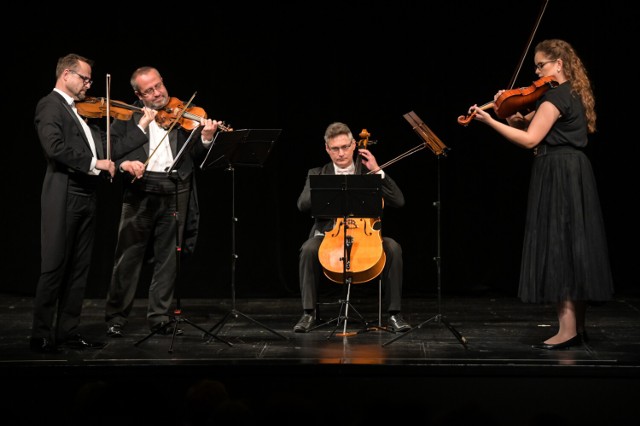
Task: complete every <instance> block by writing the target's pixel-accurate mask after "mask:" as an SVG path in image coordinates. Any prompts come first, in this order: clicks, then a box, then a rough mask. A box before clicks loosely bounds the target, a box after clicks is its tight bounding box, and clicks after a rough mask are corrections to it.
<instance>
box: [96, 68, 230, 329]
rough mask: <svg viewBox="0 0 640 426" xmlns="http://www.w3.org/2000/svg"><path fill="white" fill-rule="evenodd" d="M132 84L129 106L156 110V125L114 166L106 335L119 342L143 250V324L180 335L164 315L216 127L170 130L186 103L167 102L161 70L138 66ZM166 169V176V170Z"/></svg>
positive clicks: (191, 236) (193, 223)
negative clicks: (149, 257) (116, 211)
mask: <svg viewBox="0 0 640 426" xmlns="http://www.w3.org/2000/svg"><path fill="white" fill-rule="evenodd" d="M130 82H131V87H132V89H133V91H134V93H135V94H136V96H137V97H138V101H136V103H135V104H134V105H143V106H145V107H147V108H151V109H154V110H157V111H158V114H159V115H158V117H157V118H160V120H156V121H154V122H153V123H151V124H150V125H149V131H148V132H147V140H146V143H145V144H144V145H142V146H141V147H140V148H138V149H136V150H135V151H132V152H131V153H129V154H127V155H126V156H125V157H123V158H122V159H121V160H119V161H117V162H116V164H117V165H118V169H119V170H120V171H121V172H124V173H126V174H125V178H124V184H125V190H124V196H123V201H122V213H121V216H120V226H119V229H118V242H117V245H116V253H115V263H114V267H113V273H112V277H111V284H110V286H109V290H108V293H107V302H106V309H105V321H106V324H107V335H108V336H109V337H113V338H118V337H121V336H122V335H123V333H124V329H125V326H126V325H127V323H128V321H129V314H130V313H131V309H132V308H133V302H134V298H135V294H136V289H137V287H138V284H139V281H140V277H141V272H142V265H143V263H144V261H145V255H146V254H147V249H148V248H151V249H152V250H153V274H152V277H151V283H150V285H149V300H148V307H147V315H146V316H147V323H148V325H149V328H150V329H151V331H152V332H154V333H158V334H173V333H174V332H175V334H181V333H182V330H180V329H179V328H178V329H176V328H175V327H176V325H177V324H174V323H175V321H174V320H175V318H173V316H172V315H171V311H170V307H171V303H172V300H173V294H174V284H175V281H176V277H177V273H178V271H177V266H178V262H177V255H181V254H183V253H192V252H193V250H194V249H195V241H196V236H197V230H198V224H199V208H198V201H197V192H196V186H195V184H196V179H195V166H196V164H198V162H201V161H202V160H204V157H205V155H206V153H207V150H208V148H209V146H210V145H211V143H212V142H213V136H214V134H215V132H216V131H217V130H218V124H219V123H218V122H217V121H215V120H211V119H205V118H204V117H199V120H197V121H196V120H187V119H185V120H184V121H182V124H175V125H174V124H173V121H174V119H175V118H178V116H179V113H180V112H181V111H182V110H183V109H184V105H182V107H180V106H179V105H178V104H181V103H180V101H179V100H178V99H177V98H170V97H169V93H168V90H167V88H166V86H165V85H164V81H163V79H162V76H161V75H160V72H159V71H158V70H157V69H155V68H153V67H148V66H145V67H141V68H138V69H137V70H135V71H134V72H133V74H132V76H131V81H130ZM176 101H178V102H176ZM174 104H175V105H174ZM191 106H193V105H191ZM169 110H171V113H169ZM178 123H180V121H179V122H178ZM135 127H136V126H135V118H134V120H132V121H121V120H115V121H114V122H113V124H112V125H111V134H113V135H119V136H124V135H128V134H129V133H130V132H131V131H132V130H133V131H135ZM187 127H189V128H191V130H188V129H187ZM187 141H189V146H187V147H186V149H185V151H183V152H184V154H183V155H182V156H181V157H180V160H179V161H178V164H174V161H175V159H176V155H177V154H178V153H179V152H180V151H181V150H182V149H183V148H184V147H185V144H186V143H187ZM172 166H174V168H173V171H172V172H171V173H170V175H169V174H168V173H167V172H168V171H170V169H171V168H172ZM176 193H177V197H176ZM176 203H177V205H176ZM176 214H177V216H178V224H176ZM176 226H178V230H177V232H176ZM176 234H178V237H176ZM176 238H177V239H178V241H176ZM183 240H184V244H183ZM176 242H177V245H178V247H179V248H180V250H179V251H178V247H176ZM177 251H178V253H177Z"/></svg>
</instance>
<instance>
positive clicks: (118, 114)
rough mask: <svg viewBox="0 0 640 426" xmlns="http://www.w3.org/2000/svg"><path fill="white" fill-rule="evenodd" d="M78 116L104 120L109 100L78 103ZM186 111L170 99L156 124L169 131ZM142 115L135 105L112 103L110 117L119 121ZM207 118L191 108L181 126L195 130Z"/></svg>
mask: <svg viewBox="0 0 640 426" xmlns="http://www.w3.org/2000/svg"><path fill="white" fill-rule="evenodd" d="M76 108H77V109H78V114H80V115H81V116H83V117H87V118H102V117H106V115H107V99H106V98H96V97H86V98H85V99H84V100H82V101H78V102H76ZM182 109H184V104H183V103H182V101H180V100H179V99H177V98H170V99H169V103H167V105H166V106H165V107H164V108H163V109H161V110H159V111H158V113H157V114H156V123H158V125H159V126H160V127H162V128H163V129H165V130H167V129H169V127H171V124H172V123H173V122H174V121H175V120H176V118H177V117H178V114H179V113H180V111H182ZM136 112H138V113H141V112H142V108H141V107H137V106H134V105H128V104H126V103H124V102H120V101H114V100H111V101H110V107H109V115H110V116H111V117H112V118H116V119H118V120H123V121H128V120H130V119H131V117H132V116H133V114H134V113H136ZM201 118H207V113H206V112H205V111H204V109H202V108H200V107H195V106H194V107H189V108H187V110H186V111H184V113H183V114H182V115H181V116H180V118H179V119H178V123H177V124H179V125H180V126H182V127H184V128H185V129H187V130H193V129H195V128H196V127H198V126H200V119H201ZM218 128H219V129H220V130H222V131H223V132H228V131H231V130H233V129H232V128H231V127H228V126H227V125H225V124H223V123H218Z"/></svg>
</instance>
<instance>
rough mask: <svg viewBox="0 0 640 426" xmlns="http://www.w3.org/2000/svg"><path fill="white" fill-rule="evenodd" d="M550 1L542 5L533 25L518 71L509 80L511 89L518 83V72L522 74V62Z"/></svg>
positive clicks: (546, 0)
mask: <svg viewBox="0 0 640 426" xmlns="http://www.w3.org/2000/svg"><path fill="white" fill-rule="evenodd" d="M548 3H549V0H545V1H544V4H543V5H542V8H541V9H540V13H539V14H538V18H537V19H536V23H535V25H534V27H533V31H532V32H531V35H530V36H529V41H528V42H527V45H526V46H525V48H524V52H522V56H521V57H520V62H519V63H518V66H517V67H516V71H515V72H514V73H513V76H512V77H511V81H510V82H509V85H508V87H509V89H513V86H514V85H515V84H516V79H517V78H518V74H520V70H521V69H522V64H523V63H524V59H525V57H526V56H527V52H529V48H530V47H531V43H532V42H533V38H534V37H535V35H536V31H538V27H539V26H540V21H541V20H542V15H544V11H545V10H546V9H547V4H548Z"/></svg>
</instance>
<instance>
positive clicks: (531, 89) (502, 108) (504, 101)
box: [458, 76, 558, 126]
mask: <svg viewBox="0 0 640 426" xmlns="http://www.w3.org/2000/svg"><path fill="white" fill-rule="evenodd" d="M556 87H558V82H557V81H556V80H555V79H554V78H553V77H552V76H547V77H542V78H540V79H538V80H536V81H534V82H533V84H532V85H531V86H528V87H520V88H517V89H511V90H505V91H504V92H502V93H501V94H500V96H498V98H497V99H496V100H495V101H493V102H487V103H486V104H484V105H482V106H480V107H478V108H479V109H481V110H483V111H485V110H487V109H488V108H491V107H493V108H494V110H495V112H496V115H497V116H498V117H500V118H502V119H505V118H507V117H510V116H512V115H513V114H515V113H517V112H521V111H526V110H528V109H531V107H532V106H533V105H534V104H535V103H536V102H537V101H538V100H539V99H540V98H541V97H542V95H544V94H545V93H546V92H547V90H549V89H553V88H556ZM475 115H476V111H474V112H472V113H471V114H469V115H467V116H464V115H461V116H459V117H458V123H460V124H462V125H463V126H466V125H467V124H469V122H470V121H471V120H472V119H473V117H475Z"/></svg>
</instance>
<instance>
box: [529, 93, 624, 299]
mask: <svg viewBox="0 0 640 426" xmlns="http://www.w3.org/2000/svg"><path fill="white" fill-rule="evenodd" d="M544 101H549V102H551V103H552V104H553V105H555V106H556V107H557V108H558V110H559V111H560V113H561V116H560V118H559V119H558V121H557V122H556V123H555V124H554V126H553V127H552V129H551V130H550V131H549V133H548V134H547V135H546V137H545V139H544V140H543V141H542V143H541V144H540V145H539V146H538V147H537V148H536V149H535V150H534V155H535V158H534V160H533V166H532V170H531V180H530V185H529V195H528V202H527V215H526V222H525V234H524V243H523V250H522V263H521V268H520V285H519V290H518V296H519V297H520V299H521V300H522V301H523V302H532V303H547V302H562V301H566V300H576V301H606V300H610V299H611V297H612V296H613V278H612V275H611V268H610V264H609V254H608V248H607V239H606V233H605V227H604V220H603V217H602V211H601V207H600V200H599V197H598V189H597V186H596V180H595V176H594V174H593V170H592V168H591V162H590V161H589V159H588V157H587V156H586V154H585V153H584V152H583V151H582V148H584V147H585V146H586V145H587V123H586V118H585V115H584V108H583V106H582V103H581V101H580V99H579V98H578V97H577V96H575V95H572V94H571V86H570V83H569V82H566V83H564V84H561V85H560V86H558V87H557V88H555V89H551V90H548V91H547V92H546V93H545V94H544V96H543V97H542V98H541V99H540V101H539V102H540V103H541V102H544Z"/></svg>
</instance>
